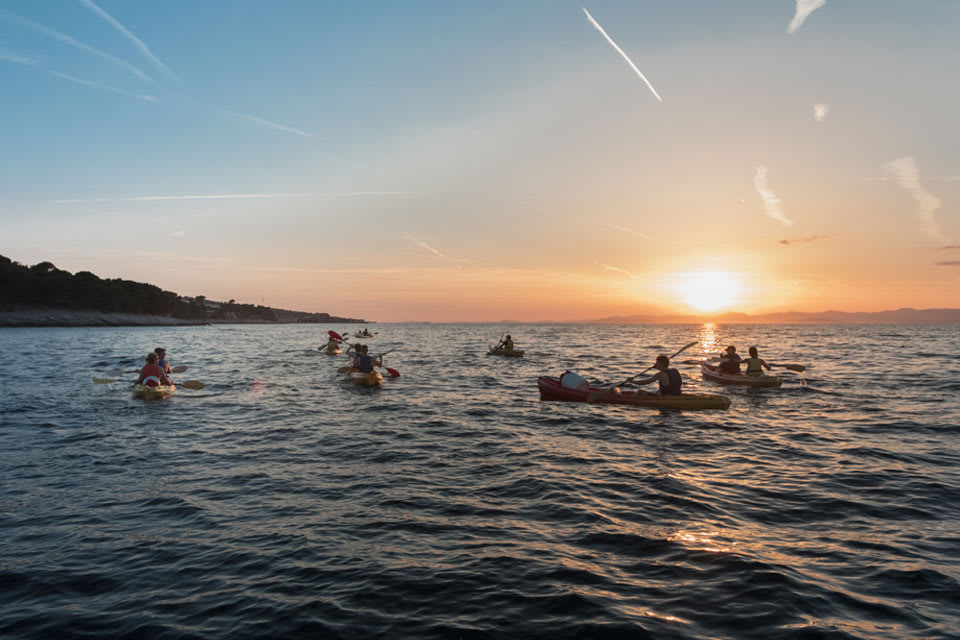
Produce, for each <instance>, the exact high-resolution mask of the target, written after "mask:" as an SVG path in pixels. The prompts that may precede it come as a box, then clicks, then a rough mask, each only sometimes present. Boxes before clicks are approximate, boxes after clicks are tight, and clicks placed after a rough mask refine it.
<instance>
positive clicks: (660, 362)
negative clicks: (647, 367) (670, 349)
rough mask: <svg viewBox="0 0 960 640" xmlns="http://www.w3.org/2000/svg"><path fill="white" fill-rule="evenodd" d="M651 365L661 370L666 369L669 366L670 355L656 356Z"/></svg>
mask: <svg viewBox="0 0 960 640" xmlns="http://www.w3.org/2000/svg"><path fill="white" fill-rule="evenodd" d="M653 366H654V367H656V368H657V369H660V370H661V371H666V370H667V369H669V368H670V356H657V361H656V362H655V363H653Z"/></svg>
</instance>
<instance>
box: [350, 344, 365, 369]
mask: <svg viewBox="0 0 960 640" xmlns="http://www.w3.org/2000/svg"><path fill="white" fill-rule="evenodd" d="M361 348H362V345H361V344H360V343H359V342H358V343H356V344H351V345H349V346H347V355H348V356H350V358H351V361H350V366H351V367H355V366H356V362H357V356H358V355H360V349H361Z"/></svg>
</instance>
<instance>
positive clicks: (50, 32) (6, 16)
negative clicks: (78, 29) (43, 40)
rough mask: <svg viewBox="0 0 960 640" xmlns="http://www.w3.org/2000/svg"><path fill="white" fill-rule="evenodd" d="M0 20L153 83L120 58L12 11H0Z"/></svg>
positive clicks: (148, 77) (145, 75) (144, 74)
mask: <svg viewBox="0 0 960 640" xmlns="http://www.w3.org/2000/svg"><path fill="white" fill-rule="evenodd" d="M0 20H4V21H6V22H9V23H12V24H16V25H19V26H21V27H25V28H27V29H31V30H33V31H36V32H38V33H41V34H43V35H45V36H47V37H48V38H53V39H54V40H59V41H60V42H62V43H64V44H66V45H69V46H71V47H74V48H75V49H80V50H81V51H86V52H87V53H90V54H92V55H95V56H97V57H99V58H102V59H103V60H106V61H107V62H109V63H110V64H113V65H116V66H118V67H120V68H121V69H125V70H127V71H129V72H130V73H132V74H133V75H135V76H137V77H138V78H140V79H141V80H145V81H147V82H153V78H151V77H150V76H148V75H147V74H146V73H144V72H143V71H141V70H140V69H139V68H137V67H135V66H134V65H132V64H130V63H129V62H126V61H125V60H121V59H120V58H117V57H116V56H112V55H110V54H109V53H106V52H104V51H100V50H99V49H96V48H94V47H91V46H90V45H88V44H86V43H84V42H80V41H79V40H77V39H75V38H71V37H70V36H68V35H67V34H65V33H60V32H59V31H55V30H54V29H51V28H50V27H45V26H43V25H42V24H39V23H36V22H34V21H33V20H28V19H26V18H24V17H22V16H18V15H17V14H15V13H13V12H12V11H7V10H6V9H0Z"/></svg>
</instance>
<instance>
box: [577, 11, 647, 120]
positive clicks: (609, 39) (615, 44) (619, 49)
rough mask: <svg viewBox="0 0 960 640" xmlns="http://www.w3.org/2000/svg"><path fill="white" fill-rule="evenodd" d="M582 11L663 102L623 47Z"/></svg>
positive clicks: (588, 14)
mask: <svg viewBox="0 0 960 640" xmlns="http://www.w3.org/2000/svg"><path fill="white" fill-rule="evenodd" d="M583 12H584V13H585V14H587V20H589V21H590V24H592V25H593V27H594V28H595V29H596V30H597V31H599V32H600V34H601V35H602V36H603V37H604V38H606V39H607V42H609V43H610V46H612V47H613V48H614V49H616V50H617V53H619V54H620V55H621V56H623V59H624V60H626V61H627V64H629V65H630V68H631V69H633V70H634V71H635V72H636V73H637V75H638V76H640V79H641V80H643V81H644V82H645V83H646V84H647V87H649V89H650V91H652V92H653V95H655V96H656V97H657V100H659V101H660V102H663V98H661V97H660V94H659V93H657V90H656V89H654V88H653V85H652V84H650V81H649V80H647V76H645V75H643V73H642V72H641V71H640V69H637V65H635V64H633V60H631V59H630V58H629V57H627V54H625V53H624V52H623V49H621V48H620V47H619V46H617V43H616V42H614V41H613V38H611V37H610V36H608V35H607V32H606V31H604V30H603V27H601V26H600V23H598V22H597V21H596V20H594V19H593V16H592V15H590V12H589V11H587V10H586V8H584V9H583Z"/></svg>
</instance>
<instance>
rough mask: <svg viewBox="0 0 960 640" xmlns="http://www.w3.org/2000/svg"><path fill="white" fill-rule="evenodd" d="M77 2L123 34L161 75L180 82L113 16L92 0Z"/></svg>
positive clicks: (168, 68)
mask: <svg viewBox="0 0 960 640" xmlns="http://www.w3.org/2000/svg"><path fill="white" fill-rule="evenodd" d="M78 1H79V2H80V4H82V5H83V6H85V7H86V8H87V9H90V11H93V12H94V13H95V14H97V15H98V16H100V17H101V18H103V19H104V20H106V21H107V22H108V23H109V24H110V25H111V26H112V27H113V28H114V29H116V30H117V31H119V32H120V33H121V34H123V36H124V37H125V38H126V39H127V40H129V41H130V42H132V43H133V46H135V47H136V48H137V49H139V50H140V53H142V54H143V55H144V57H146V58H147V59H148V60H150V62H152V63H153V66H155V67H156V68H157V69H159V70H160V72H161V73H163V74H164V75H166V76H167V77H168V78H170V79H171V80H176V81H179V80H180V78H178V77H177V75H176V74H175V73H174V72H173V71H171V70H170V67H168V66H167V65H165V64H163V62H161V61H160V60H159V59H158V58H157V56H155V55H153V52H152V51H150V49H149V47H147V45H146V44H144V42H143V40H141V39H140V38H138V37H137V36H135V35H133V34H132V33H131V32H130V30H129V29H127V28H126V27H125V26H123V25H122V24H120V21H119V20H117V19H116V18H114V17H113V16H111V15H110V14H109V13H107V12H106V11H104V10H103V9H101V8H100V7H98V6H97V5H96V4H94V3H93V0H78Z"/></svg>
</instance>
